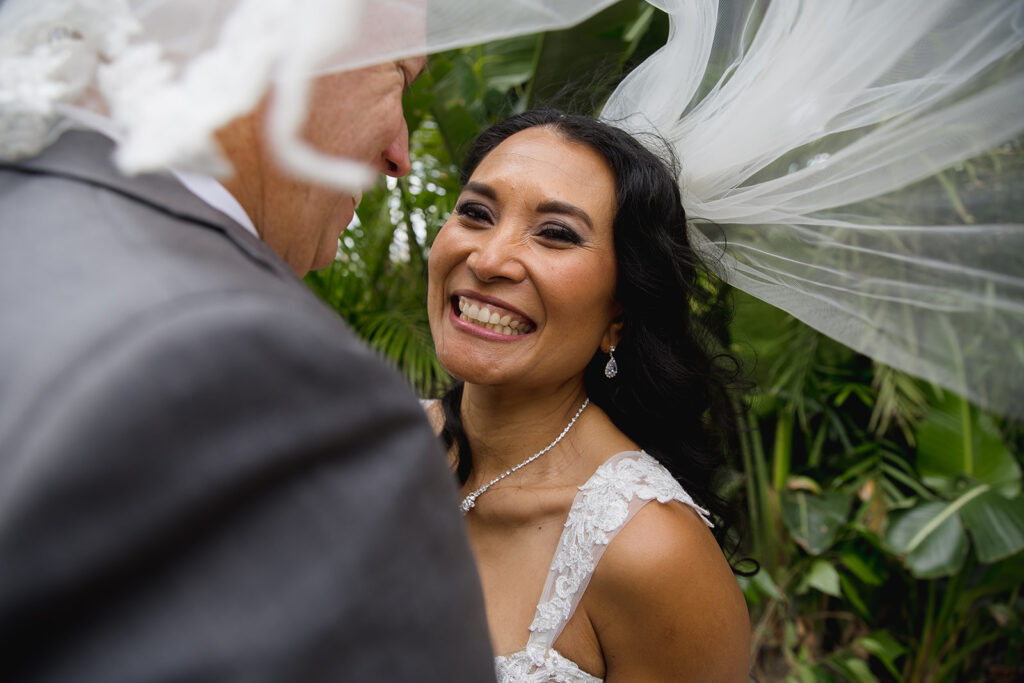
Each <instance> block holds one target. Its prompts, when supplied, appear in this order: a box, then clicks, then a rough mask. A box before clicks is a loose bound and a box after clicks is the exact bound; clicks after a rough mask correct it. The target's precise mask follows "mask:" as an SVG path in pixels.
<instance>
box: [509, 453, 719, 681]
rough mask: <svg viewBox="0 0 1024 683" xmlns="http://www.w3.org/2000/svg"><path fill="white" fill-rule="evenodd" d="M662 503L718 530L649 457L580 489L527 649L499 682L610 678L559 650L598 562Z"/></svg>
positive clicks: (634, 458)
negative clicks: (636, 520)
mask: <svg viewBox="0 0 1024 683" xmlns="http://www.w3.org/2000/svg"><path fill="white" fill-rule="evenodd" d="M652 500H656V501H658V502H659V503H668V502H669V501H672V500H677V501H679V502H680V503H683V504H684V505H687V506H689V507H691V508H693V509H694V510H695V511H696V512H697V514H698V515H700V518H701V519H702V520H704V523H705V524H707V525H708V526H709V527H710V526H714V525H713V524H712V523H711V520H710V519H709V517H708V514H709V513H708V511H707V510H705V509H704V508H702V507H700V506H698V505H697V504H696V503H695V502H694V500H693V498H691V497H690V495H689V494H688V493H687V492H686V491H685V490H683V487H682V486H681V485H680V484H679V482H677V481H676V480H675V479H674V478H673V477H672V475H671V474H670V473H669V472H668V470H666V469H665V468H664V467H663V466H662V465H661V464H660V463H659V462H658V461H657V460H655V459H654V458H653V457H651V456H650V455H648V454H647V453H644V452H643V451H625V452H622V453H619V454H617V455H614V456H612V457H611V458H609V459H608V460H607V461H606V462H605V463H604V464H602V465H601V466H600V467H598V468H597V471H596V472H594V474H593V475H592V476H591V477H590V479H588V480H587V482H586V483H585V484H583V485H582V486H580V489H579V493H577V494H576V498H575V499H574V500H573V504H572V507H571V508H570V510H569V515H568V517H567V518H566V520H565V528H564V530H563V531H562V535H561V537H560V538H559V540H558V546H557V547H556V549H555V554H554V557H553V558H552V560H551V567H550V569H549V570H548V576H547V580H546V581H545V582H544V589H543V591H542V592H541V597H540V601H539V602H538V604H537V611H536V614H535V615H534V619H533V623H532V624H531V625H530V638H529V640H528V641H527V644H526V648H525V649H523V650H520V651H519V652H515V653H512V654H509V655H502V656H499V657H496V658H495V671H496V673H497V676H498V683H542V682H552V683H555V682H557V683H594V682H599V681H601V680H602V679H600V678H597V677H595V676H592V675H591V674H589V673H587V672H585V671H583V670H581V669H580V668H579V666H578V665H577V664H576V663H575V662H573V661H572V660H570V659H568V658H566V657H565V656H563V655H562V654H561V653H559V652H558V651H556V650H555V649H554V648H553V647H552V646H553V645H554V643H555V641H556V640H558V636H559V635H561V633H562V630H563V629H564V628H565V625H566V624H567V623H569V619H570V618H571V617H572V615H573V613H574V612H575V611H576V607H577V606H578V605H579V603H580V600H581V599H582V597H583V594H584V592H585V591H586V590H587V586H588V585H589V584H590V579H591V577H592V576H593V574H594V569H595V568H596V567H597V563H598V562H600V560H601V556H602V555H603V554H604V551H605V550H606V549H607V548H608V544H609V543H611V541H612V539H613V538H615V535H616V534H617V533H618V532H619V531H621V530H622V528H623V527H624V526H625V525H626V524H627V523H628V522H629V521H630V520H631V519H632V518H633V516H634V515H635V514H636V513H637V512H639V511H640V509H641V508H642V507H643V506H644V505H646V504H647V503H649V502H651V501H652Z"/></svg>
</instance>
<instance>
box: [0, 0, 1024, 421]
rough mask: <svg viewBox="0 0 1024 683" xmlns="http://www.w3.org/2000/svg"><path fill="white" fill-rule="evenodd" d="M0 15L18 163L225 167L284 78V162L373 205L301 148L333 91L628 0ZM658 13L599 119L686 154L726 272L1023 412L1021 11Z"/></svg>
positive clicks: (139, 1)
mask: <svg viewBox="0 0 1024 683" xmlns="http://www.w3.org/2000/svg"><path fill="white" fill-rule="evenodd" d="M0 3H2V4H0V162H2V161H4V160H10V159H16V158H19V157H23V156H28V155H31V154H34V153H36V152H38V151H39V150H40V149H42V148H43V147H44V146H45V145H46V144H48V143H49V142H50V141H52V139H53V138H54V136H55V135H56V134H57V133H58V132H59V131H60V130H61V129H62V127H64V126H66V125H69V122H72V121H82V120H83V119H84V118H88V117H93V118H94V119H95V118H99V119H102V121H103V122H104V125H105V126H106V127H107V128H108V130H109V131H110V132H111V133H112V134H113V135H115V136H116V137H117V138H118V139H119V140H120V145H119V147H118V159H117V160H118V162H119V163H120V164H121V166H122V167H123V168H124V169H125V170H126V171H128V172H139V171H145V170H154V169H163V168H167V167H175V168H178V169H181V170H187V169H193V170H201V171H206V172H216V171H223V170H224V167H223V165H222V163H221V161H220V157H219V155H218V153H217V150H216V146H215V145H214V144H213V142H212V133H213V131H215V130H217V129H218V128H219V127H221V126H223V125H224V124H225V123H227V122H228V121H230V120H231V119H232V118H234V117H236V116H238V115H240V114H243V113H245V112H247V111H249V110H251V109H252V108H253V106H255V104H256V103H257V102H258V101H259V99H260V98H261V97H262V96H263V95H264V94H265V93H266V92H267V89H268V87H269V86H270V85H273V87H274V88H275V97H274V99H273V100H272V102H273V107H272V115H271V124H272V130H271V136H272V140H273V141H274V143H275V149H276V150H277V152H278V154H279V156H280V157H281V159H282V162H283V163H284V164H286V165H288V166H290V167H291V168H292V169H293V171H295V172H296V173H299V174H301V175H305V176H307V177H311V178H316V179H318V180H320V181H322V182H325V183H330V184H334V185H337V186H340V187H346V188H354V187H355V186H359V185H362V184H363V183H365V181H366V177H367V175H366V171H365V169H364V168H362V167H360V166H358V165H356V164H351V163H349V162H346V161H345V160H341V159H328V158H324V157H323V156H321V155H319V154H316V153H315V152H314V151H313V150H311V149H309V148H308V147H307V146H306V145H304V144H303V143H302V142H301V141H300V140H299V139H298V136H297V131H298V129H299V126H300V124H301V122H302V120H303V117H304V113H305V110H304V103H305V92H306V87H307V85H308V83H309V80H310V78H311V76H312V75H314V74H315V73H318V72H322V71H323V70H326V69H342V68H353V67H358V66H361V65H365V64H370V63H374V62H378V61H382V60H384V59H388V58H394V57H402V56H409V55H413V54H422V53H426V52H436V51H439V50H443V49H448V48H452V47H457V46H461V45H469V44H474V43H479V42H483V41H486V40H491V39H495V38H499V37H506V36H512V35H516V34H522V33H529V32H534V31H540V30H546V29H552V28H559V27H563V26H568V25H571V24H573V23H576V22H578V21H580V20H582V19H583V18H585V17H586V16H588V15H590V14H593V13H595V12H597V11H598V10H599V9H601V8H602V7H604V6H607V5H609V4H611V3H612V0H46V1H45V2H44V1H41V0H0ZM652 4H654V5H656V6H657V7H659V8H661V9H663V10H665V11H666V12H668V13H669V15H670V17H671V31H670V36H669V41H668V44H667V45H666V46H665V47H664V48H662V49H661V50H660V51H659V52H658V53H656V54H655V55H653V56H652V57H651V58H650V59H648V60H647V61H646V62H645V63H644V64H642V65H641V66H640V67H639V68H638V69H637V70H636V71H635V72H634V73H633V74H631V75H630V77H628V78H627V79H626V80H625V81H624V82H623V83H622V85H621V86H620V87H619V88H618V89H617V91H616V92H615V93H614V95H613V96H612V98H611V99H610V101H609V102H608V103H607V105H606V107H605V109H604V113H603V116H604V117H605V118H606V119H607V120H610V121H614V122H617V123H618V124H619V125H622V126H624V127H626V128H628V129H630V130H632V131H635V132H643V131H649V130H656V131H658V132H660V133H661V134H662V135H663V136H664V137H666V138H667V139H668V140H670V141H671V143H672V145H673V147H674V148H675V153H676V154H677V156H678V158H679V160H680V161H681V163H682V169H683V172H682V176H681V178H680V182H681V187H682V190H683V196H684V203H685V205H686V208H687V211H688V212H689V214H690V215H691V216H692V217H694V218H698V219H703V220H704V221H708V222H705V223H698V224H696V225H695V229H694V231H693V236H694V239H695V241H696V242H697V244H698V246H699V247H700V248H701V249H703V250H704V251H705V252H706V253H707V254H708V255H709V256H710V258H711V260H712V261H715V262H717V263H719V265H720V267H721V272H722V274H723V276H724V277H725V278H726V279H727V280H728V281H729V282H731V283H732V284H733V285H735V286H736V287H738V288H740V289H743V290H745V291H747V292H750V293H751V294H753V295H755V296H757V297H760V298H762V299H764V300H766V301H768V302H770V303H772V304H775V305H776V306H779V307H781V308H782V309H784V310H786V311H788V312H790V313H792V314H793V315H794V316H796V317H797V318H799V319H801V320H803V321H805V322H807V323H808V324H810V325H812V326H813V327H815V328H817V329H819V330H821V331H822V332H824V333H826V334H828V335H829V336H831V337H834V338H835V339H838V340H839V341H841V342H843V343H845V344H847V345H849V346H851V347H852V348H854V349H856V350H858V351H861V352H863V353H866V354H867V355H870V356H872V357H874V358H877V359H878V360H880V361H881V362H884V363H886V364H889V365H892V366H894V367H896V368H900V369H902V370H905V371H907V372H910V373H912V374H915V375H918V376H920V377H923V378H926V379H928V380H930V381H933V382H935V383H937V384H939V385H941V386H944V387H948V388H950V389H952V390H954V391H957V392H959V393H963V394H965V395H967V396H969V397H970V398H972V399H973V400H975V401H977V402H979V403H980V404H982V405H985V406H987V407H989V408H992V409H995V410H998V411H1001V412H1005V413H1007V414H1009V415H1012V416H1015V417H1018V418H1020V417H1024V227H1022V225H1021V223H1020V216H1019V215H1015V214H1019V211H1020V210H1019V208H1018V207H1019V206H1020V196H1021V194H1022V187H1024V183H1022V180H1024V179H1022V178H1021V177H1020V175H1019V171H1014V170H1013V168H1009V169H1004V168H1001V166H1002V164H1001V162H1002V158H1001V155H1000V152H999V149H998V148H999V146H1000V145H1009V144H1014V145H1016V144H1018V143H1017V142H1016V139H1017V138H1018V136H1020V135H1021V133H1022V131H1024V115H1022V102H1024V97H1022V96H1024V69H1022V63H1024V55H1022V54H1021V46H1022V31H1024V2H1021V0H984V1H982V2H977V1H976V0H827V1H825V0H813V1H811V0H808V1H806V2H802V1H801V0H773V1H772V2H768V1H767V0H764V1H761V2H752V1H750V0H722V2H721V3H719V2H717V1H716V0H652ZM991 150H996V151H994V152H992V151H991ZM979 155H984V156H981V157H979ZM1018 156H1019V155H1018ZM972 159H973V160H972ZM943 169H946V170H945V171H944V173H943V175H942V176H939V177H938V179H935V178H933V176H934V175H935V174H936V173H938V172H939V171H943ZM1014 202H1016V204H1015V203H1014Z"/></svg>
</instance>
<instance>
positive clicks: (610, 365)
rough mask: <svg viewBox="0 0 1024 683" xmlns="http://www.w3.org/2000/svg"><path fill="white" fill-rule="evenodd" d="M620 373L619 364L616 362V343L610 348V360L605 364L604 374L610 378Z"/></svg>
mask: <svg viewBox="0 0 1024 683" xmlns="http://www.w3.org/2000/svg"><path fill="white" fill-rule="evenodd" d="M617 374H619V364H618V363H616V362H615V345H614V344H612V346H611V348H609V349H608V362H607V363H606V364H605V366H604V376H605V377H607V378H608V379H611V378H613V377H615V375H617Z"/></svg>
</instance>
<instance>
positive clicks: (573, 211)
mask: <svg viewBox="0 0 1024 683" xmlns="http://www.w3.org/2000/svg"><path fill="white" fill-rule="evenodd" d="M462 189H464V190H469V191H470V192H473V193H476V194H478V195H481V196H483V197H487V198H488V199H493V200H495V201H497V200H498V192H497V191H496V190H495V189H494V188H493V187H491V186H490V185H488V184H487V183H481V182H479V181H472V180H471V181H470V182H468V183H466V184H465V185H464V186H463V188H462ZM537 211H538V212H539V213H561V214H565V215H567V216H575V217H577V218H579V219H580V220H581V221H583V222H584V223H586V224H587V227H588V228H590V229H591V230H593V229H594V223H593V221H591V220H590V216H589V215H588V214H587V212H586V211H584V210H583V209H581V208H580V207H578V206H576V205H575V204H570V203H569V202H563V201H561V200H559V199H550V200H548V201H545V202H541V203H540V204H538V205H537Z"/></svg>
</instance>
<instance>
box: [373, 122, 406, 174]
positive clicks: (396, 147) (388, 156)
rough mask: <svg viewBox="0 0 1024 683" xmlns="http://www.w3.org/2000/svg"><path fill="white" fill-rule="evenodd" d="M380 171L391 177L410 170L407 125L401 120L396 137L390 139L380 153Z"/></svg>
mask: <svg viewBox="0 0 1024 683" xmlns="http://www.w3.org/2000/svg"><path fill="white" fill-rule="evenodd" d="M380 162H381V163H380V165H381V172H382V173H384V174H385V175H389V176H391V177H392V178H401V177H402V176H404V175H407V174H408V173H409V171H411V170H412V162H411V161H410V160H409V126H408V125H407V124H406V122H405V120H404V119H403V120H402V129H401V130H400V131H399V133H398V137H396V138H395V139H394V140H392V141H391V144H390V145H388V146H387V149H385V150H384V151H383V152H382V153H381V155H380Z"/></svg>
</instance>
